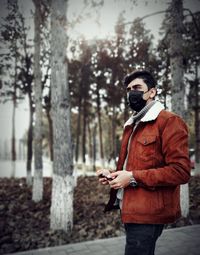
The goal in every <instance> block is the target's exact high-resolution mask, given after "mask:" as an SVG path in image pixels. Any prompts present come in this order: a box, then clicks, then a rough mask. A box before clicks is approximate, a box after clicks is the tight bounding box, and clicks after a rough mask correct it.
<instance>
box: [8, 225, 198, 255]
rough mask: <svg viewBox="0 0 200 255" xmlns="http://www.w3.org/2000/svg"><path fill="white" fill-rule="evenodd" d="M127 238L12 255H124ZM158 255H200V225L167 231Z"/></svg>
mask: <svg viewBox="0 0 200 255" xmlns="http://www.w3.org/2000/svg"><path fill="white" fill-rule="evenodd" d="M124 245H125V237H124V236H122V237H116V238H108V239H100V240H94V241H88V242H82V243H77V244H68V245H63V246H58V247H52V248H45V249H39V250H31V251H27V252H18V253H12V255H14V254H16V255H53V254H55V255H89V254H90V255H106V254H108V255H123V254H124ZM155 254H156V255H200V225H193V226H187V227H181V228H174V229H166V230H164V232H163V234H162V235H161V237H160V238H159V239H158V242H157V247H156V253H155Z"/></svg>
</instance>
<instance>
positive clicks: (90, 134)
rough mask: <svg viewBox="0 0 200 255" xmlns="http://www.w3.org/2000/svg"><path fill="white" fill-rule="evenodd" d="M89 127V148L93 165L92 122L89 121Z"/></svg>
mask: <svg viewBox="0 0 200 255" xmlns="http://www.w3.org/2000/svg"><path fill="white" fill-rule="evenodd" d="M87 127H88V144H89V146H88V148H89V150H88V151H89V152H88V154H89V160H90V162H91V163H92V158H93V153H92V132H91V127H90V122H89V121H88V123H87Z"/></svg>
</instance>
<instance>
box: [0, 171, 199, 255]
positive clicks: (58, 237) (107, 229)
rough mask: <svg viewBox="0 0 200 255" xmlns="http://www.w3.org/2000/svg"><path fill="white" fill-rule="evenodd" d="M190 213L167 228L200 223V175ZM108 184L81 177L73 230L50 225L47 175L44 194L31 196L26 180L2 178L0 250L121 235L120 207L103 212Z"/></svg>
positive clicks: (194, 179)
mask: <svg viewBox="0 0 200 255" xmlns="http://www.w3.org/2000/svg"><path fill="white" fill-rule="evenodd" d="M189 188H190V215H189V217H188V218H187V219H180V220H179V221H177V222H176V223H174V224H171V225H168V226H166V227H167V228H172V227H179V226H184V225H191V224H199V223H200V196H199V194H200V177H192V178H191V180H190V183H189ZM108 193H109V188H108V187H105V186H102V185H100V184H98V180H97V177H94V176H93V177H79V178H78V185H77V187H76V188H75V193H74V227H73V231H72V233H71V234H68V235H67V234H65V233H64V232H62V231H52V230H50V229H49V219H50V216H49V215H50V197H51V179H50V178H44V198H43V200H42V201H41V202H39V203H34V202H33V201H32V200H31V195H32V192H31V188H29V187H27V185H26V180H25V179H24V178H20V179H8V178H1V179H0V247H1V248H0V254H5V253H11V252H17V251H25V250H30V249H37V248H43V247H49V246H57V245H63V244H67V243H75V242H80V241H86V240H92V239H98V238H107V237H113V236H119V235H121V234H122V233H123V226H122V224H121V221H120V216H119V211H118V210H115V211H113V212H109V213H104V212H103V209H104V205H105V203H106V202H107V200H108Z"/></svg>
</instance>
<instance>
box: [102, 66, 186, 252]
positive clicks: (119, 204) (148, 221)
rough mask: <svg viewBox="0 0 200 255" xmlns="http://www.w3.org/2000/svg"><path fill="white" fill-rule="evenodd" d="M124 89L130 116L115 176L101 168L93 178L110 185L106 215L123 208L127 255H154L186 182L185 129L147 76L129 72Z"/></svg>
mask: <svg viewBox="0 0 200 255" xmlns="http://www.w3.org/2000/svg"><path fill="white" fill-rule="evenodd" d="M124 84H125V86H126V88H127V98H128V103H129V106H130V107H131V109H132V110H133V111H134V114H133V115H132V116H131V117H130V119H129V120H128V121H127V122H126V123H125V125H124V132H123V137H122V142H121V150H120V154H119V159H118V163H117V169H116V171H115V172H110V171H109V170H107V169H102V170H99V171H98V172H97V175H98V176H99V177H100V178H99V181H100V183H102V184H109V185H110V186H111V191H110V200H109V202H108V204H107V205H106V208H105V211H108V210H111V209H114V208H120V209H121V218H122V222H123V223H124V226H125V231H126V247H125V255H133V254H134V255H153V254H154V250H155V244H156V240H157V238H158V237H159V236H160V235H161V233H162V230H163V227H164V224H166V223H171V222H174V221H175V220H177V219H178V218H179V217H180V216H181V209H180V184H184V183H187V182H188V181H189V178H190V160H189V153H188V130H187V126H186V124H185V123H184V121H183V120H182V119H181V118H180V117H179V116H177V115H176V114H174V113H171V112H168V111H166V110H164V107H163V105H162V104H161V103H160V102H158V101H155V100H154V98H155V96H156V88H155V87H156V82H155V79H154V78H153V76H152V75H151V73H149V72H148V71H136V72H133V73H131V74H129V75H127V76H126V77H125V81H124ZM108 177H109V178H108Z"/></svg>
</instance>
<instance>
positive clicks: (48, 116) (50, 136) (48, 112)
mask: <svg viewBox="0 0 200 255" xmlns="http://www.w3.org/2000/svg"><path fill="white" fill-rule="evenodd" d="M46 114H47V120H48V124H49V153H50V160H51V162H53V122H52V119H51V115H50V109H47V110H46Z"/></svg>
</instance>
